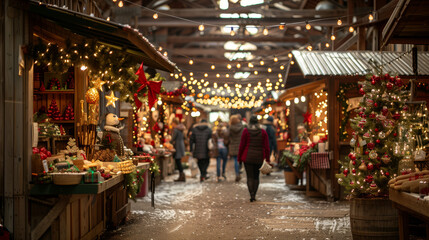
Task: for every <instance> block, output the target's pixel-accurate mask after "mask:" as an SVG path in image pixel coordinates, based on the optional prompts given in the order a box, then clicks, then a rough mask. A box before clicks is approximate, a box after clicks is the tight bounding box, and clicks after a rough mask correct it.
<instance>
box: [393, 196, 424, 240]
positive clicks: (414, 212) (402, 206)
mask: <svg viewBox="0 0 429 240" xmlns="http://www.w3.org/2000/svg"><path fill="white" fill-rule="evenodd" d="M389 199H390V200H391V201H392V203H393V206H394V207H395V208H396V209H398V214H399V238H400V239H401V240H406V239H410V229H409V222H410V217H414V218H417V219H419V220H421V221H422V222H424V224H425V225H426V239H429V201H427V200H423V199H420V198H419V195H418V194H416V193H407V192H401V191H397V190H394V189H392V188H391V189H389Z"/></svg>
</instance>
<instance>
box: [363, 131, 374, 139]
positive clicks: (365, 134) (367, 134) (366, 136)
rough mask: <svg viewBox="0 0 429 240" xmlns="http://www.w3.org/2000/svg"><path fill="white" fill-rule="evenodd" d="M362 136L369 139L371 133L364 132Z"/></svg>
mask: <svg viewBox="0 0 429 240" xmlns="http://www.w3.org/2000/svg"><path fill="white" fill-rule="evenodd" d="M362 137H363V138H365V139H370V138H371V137H372V135H371V133H369V132H366V133H364V134H363V136H362Z"/></svg>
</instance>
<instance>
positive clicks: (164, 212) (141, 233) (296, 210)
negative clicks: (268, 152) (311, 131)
mask: <svg viewBox="0 0 429 240" xmlns="http://www.w3.org/2000/svg"><path fill="white" fill-rule="evenodd" d="M215 164H216V161H215V160H211V165H210V168H209V175H210V176H211V178H210V179H208V180H207V181H206V182H204V183H200V182H199V179H197V178H190V177H188V178H187V181H186V183H175V182H174V181H173V179H175V178H177V175H178V174H175V175H172V176H169V177H168V178H167V179H165V180H164V181H163V182H162V184H161V185H159V186H158V187H157V189H156V194H155V208H152V207H151V206H150V197H145V198H143V199H139V200H138V201H137V202H136V203H132V206H131V214H130V216H129V217H128V220H127V222H126V223H125V224H124V225H122V226H120V227H119V228H118V229H116V230H110V231H107V232H106V233H105V234H104V235H103V236H102V239H111V240H115V239H154V240H158V239H161V240H163V239H174V240H180V239H204V240H210V239H254V240H255V239H301V240H304V239H323V240H327V239H352V238H351V233H350V220H349V206H348V203H347V202H327V201H325V200H324V199H321V198H307V197H306V196H305V192H303V191H294V190H291V189H290V188H289V187H288V186H286V185H285V183H284V177H283V172H274V173H272V174H271V176H261V183H260V186H259V190H258V194H257V196H256V199H257V201H256V202H253V203H250V202H249V194H248V191H247V186H246V179H245V174H244V175H243V176H244V178H243V179H242V180H241V181H240V182H239V183H236V182H235V181H234V180H235V175H234V171H233V162H232V161H229V162H228V165H227V181H221V182H219V183H218V182H216V181H215V175H216V173H215V172H216V171H215V169H216V168H215ZM185 173H187V175H188V176H189V175H190V172H189V170H185Z"/></svg>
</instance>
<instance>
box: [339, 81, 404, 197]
mask: <svg viewBox="0 0 429 240" xmlns="http://www.w3.org/2000/svg"><path fill="white" fill-rule="evenodd" d="M358 84H359V87H360V89H359V92H360V94H362V95H363V97H362V99H361V101H360V104H359V107H358V108H357V109H356V112H357V113H358V114H357V116H356V117H355V118H354V119H351V120H350V122H351V126H352V128H353V130H354V133H353V137H352V139H351V140H350V146H351V147H352V150H351V152H350V154H349V155H348V156H347V157H346V158H345V159H344V160H340V161H339V162H340V164H341V173H339V174H337V175H336V177H337V178H338V183H339V184H340V185H342V186H343V187H344V188H345V193H346V194H349V196H350V197H377V196H378V197H383V196H386V195H387V194H388V184H387V183H388V181H389V180H390V178H391V177H393V175H395V174H396V173H397V172H398V163H399V161H400V160H402V159H403V158H404V151H403V149H404V146H405V145H406V144H407V143H406V142H404V137H402V136H403V133H404V132H405V131H404V129H406V128H404V126H406V125H407V120H406V119H405V118H404V117H403V113H404V112H406V111H407V110H408V108H407V106H405V105H404V104H405V102H406V101H407V100H408V96H409V95H408V92H407V91H405V90H404V89H403V88H404V86H403V82H402V80H401V79H399V78H398V77H391V76H389V75H388V74H386V75H384V76H375V75H374V76H372V77H368V78H367V80H366V81H361V82H359V83H358Z"/></svg>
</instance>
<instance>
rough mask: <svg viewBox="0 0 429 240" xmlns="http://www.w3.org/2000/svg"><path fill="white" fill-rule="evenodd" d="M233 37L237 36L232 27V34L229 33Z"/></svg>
mask: <svg viewBox="0 0 429 240" xmlns="http://www.w3.org/2000/svg"><path fill="white" fill-rule="evenodd" d="M229 34H230V35H231V37H233V36H235V32H234V28H233V27H231V32H230V33H229Z"/></svg>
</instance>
